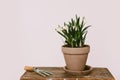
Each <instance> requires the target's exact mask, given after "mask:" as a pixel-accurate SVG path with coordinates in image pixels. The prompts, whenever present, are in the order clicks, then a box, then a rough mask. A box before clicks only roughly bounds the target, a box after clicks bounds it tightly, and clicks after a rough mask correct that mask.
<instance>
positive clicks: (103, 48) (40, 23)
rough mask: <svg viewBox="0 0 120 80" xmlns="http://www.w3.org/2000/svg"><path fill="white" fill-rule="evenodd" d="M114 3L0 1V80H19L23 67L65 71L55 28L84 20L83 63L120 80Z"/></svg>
mask: <svg viewBox="0 0 120 80" xmlns="http://www.w3.org/2000/svg"><path fill="white" fill-rule="evenodd" d="M119 3H120V1H119V0H0V79H1V80H19V79H20V76H21V75H22V74H23V73H24V66H25V65H29V66H65V63H64V59H63V55H62V53H61V45H62V44H63V43H62V40H61V38H60V35H58V34H57V32H55V28H56V27H57V25H58V24H60V25H63V22H67V21H68V20H70V18H74V17H75V14H78V16H81V17H82V16H85V17H86V20H87V23H88V24H91V25H92V27H91V28H89V32H88V35H87V41H86V42H87V43H88V44H89V45H90V46H91V52H90V54H89V58H88V61H87V64H88V65H91V66H93V67H107V68H108V69H109V70H110V71H111V73H112V74H113V75H114V77H115V78H116V80H120V70H119V69H120V63H119V61H120V58H119V57H120V51H119V49H120V47H119V45H120V42H119V41H120V36H119V34H120V24H119V23H120V4H119Z"/></svg>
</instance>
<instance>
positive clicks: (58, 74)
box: [20, 67, 115, 80]
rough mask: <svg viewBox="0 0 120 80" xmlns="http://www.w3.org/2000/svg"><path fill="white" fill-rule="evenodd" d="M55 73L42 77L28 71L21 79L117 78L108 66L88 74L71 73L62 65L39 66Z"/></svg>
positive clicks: (112, 79)
mask: <svg viewBox="0 0 120 80" xmlns="http://www.w3.org/2000/svg"><path fill="white" fill-rule="evenodd" d="M38 68H39V69H41V70H47V71H50V72H52V73H53V75H51V76H47V77H42V76H40V75H38V74H37V73H35V72H30V71H26V72H25V73H24V74H23V75H22V76H21V78H20V80H115V79H114V77H113V76H112V74H111V73H110V72H109V70H108V69H107V68H93V70H92V71H91V73H90V74H88V75H84V76H81V75H71V74H68V73H66V72H65V71H64V70H63V68H62V67H38Z"/></svg>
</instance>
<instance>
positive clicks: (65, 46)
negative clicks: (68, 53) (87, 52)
mask: <svg viewBox="0 0 120 80" xmlns="http://www.w3.org/2000/svg"><path fill="white" fill-rule="evenodd" d="M62 47H64V48H86V47H90V45H88V44H86V45H84V47H68V46H67V45H62Z"/></svg>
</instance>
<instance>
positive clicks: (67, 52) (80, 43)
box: [55, 15, 90, 71]
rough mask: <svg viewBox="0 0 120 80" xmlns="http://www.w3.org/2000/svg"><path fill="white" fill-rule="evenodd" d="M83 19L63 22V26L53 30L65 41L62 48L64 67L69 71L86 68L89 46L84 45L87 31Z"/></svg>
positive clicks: (78, 18)
mask: <svg viewBox="0 0 120 80" xmlns="http://www.w3.org/2000/svg"><path fill="white" fill-rule="evenodd" d="M89 27H90V25H88V26H86V24H85V17H83V18H82V19H81V20H80V17H78V16H77V15H76V18H75V19H73V18H71V20H70V21H69V22H68V23H65V22H64V26H63V27H61V26H58V28H57V29H55V30H56V31H57V32H58V33H59V34H60V35H61V36H62V37H64V39H65V44H64V45H63V46H62V52H63V54H64V58H65V62H66V67H67V69H68V70H71V71H83V70H84V69H85V66H86V61H87V57H88V53H89V51H90V46H89V45H87V44H85V40H86V35H87V29H88V28H89Z"/></svg>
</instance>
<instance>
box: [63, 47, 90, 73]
mask: <svg viewBox="0 0 120 80" xmlns="http://www.w3.org/2000/svg"><path fill="white" fill-rule="evenodd" d="M89 51H90V46H89V45H86V46H85V47H82V48H70V47H65V46H62V52H63V54H64V58H65V62H66V67H67V69H69V70H72V71H83V70H84V68H85V65H86V61H87V57H88V53H89Z"/></svg>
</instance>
